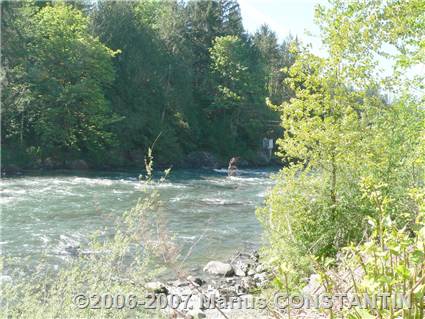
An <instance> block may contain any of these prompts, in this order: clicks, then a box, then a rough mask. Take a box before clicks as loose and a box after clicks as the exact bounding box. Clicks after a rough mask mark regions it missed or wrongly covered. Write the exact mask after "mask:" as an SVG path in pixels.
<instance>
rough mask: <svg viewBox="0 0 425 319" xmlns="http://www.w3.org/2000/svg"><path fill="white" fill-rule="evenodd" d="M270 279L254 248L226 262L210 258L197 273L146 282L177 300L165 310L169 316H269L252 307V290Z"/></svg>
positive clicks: (263, 285)
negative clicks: (165, 280)
mask: <svg viewBox="0 0 425 319" xmlns="http://www.w3.org/2000/svg"><path fill="white" fill-rule="evenodd" d="M271 278H272V275H271V272H270V270H269V269H267V268H266V267H265V265H264V264H262V263H261V262H260V260H259V255H258V253H257V252H256V251H254V252H250V253H237V254H235V255H234V256H233V257H232V258H231V259H230V260H228V261H226V262H222V261H215V260H214V261H210V262H208V263H207V264H206V265H205V267H204V268H203V273H202V275H199V276H194V275H189V276H187V277H185V278H177V279H175V280H171V281H167V282H160V281H154V282H149V283H147V284H146V289H147V290H149V291H151V292H154V293H158V294H166V295H167V296H169V297H171V299H173V300H174V301H176V302H175V304H174V305H173V306H170V305H168V307H167V308H166V309H165V310H164V311H165V313H166V315H167V316H169V317H171V318H187V319H188V318H269V317H268V316H267V315H266V313H265V310H264V309H263V310H261V309H258V307H256V306H255V295H254V293H255V291H256V290H258V289H259V288H263V287H265V286H266V285H268V283H269V282H270V280H271ZM263 311H264V312H263Z"/></svg>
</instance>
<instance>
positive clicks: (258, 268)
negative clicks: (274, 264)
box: [255, 264, 266, 272]
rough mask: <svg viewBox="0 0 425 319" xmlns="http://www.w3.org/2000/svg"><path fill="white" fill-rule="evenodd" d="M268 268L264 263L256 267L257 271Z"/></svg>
mask: <svg viewBox="0 0 425 319" xmlns="http://www.w3.org/2000/svg"><path fill="white" fill-rule="evenodd" d="M265 270H266V267H264V265H262V264H259V265H258V266H257V267H256V268H255V271H256V272H263V271H265Z"/></svg>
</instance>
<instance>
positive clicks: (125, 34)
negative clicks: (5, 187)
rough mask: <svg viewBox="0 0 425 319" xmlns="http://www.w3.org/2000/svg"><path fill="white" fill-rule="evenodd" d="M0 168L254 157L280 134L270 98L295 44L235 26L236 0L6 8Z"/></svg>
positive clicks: (281, 90)
mask: <svg viewBox="0 0 425 319" xmlns="http://www.w3.org/2000/svg"><path fill="white" fill-rule="evenodd" d="M2 39H3V41H2V43H3V45H2V52H3V54H2V69H3V71H2V119H1V121H2V122H1V123H2V137H3V138H2V150H3V163H4V164H5V165H8V164H14V165H18V166H19V167H23V168H39V167H46V168H64V167H68V168H69V165H70V163H71V162H72V161H73V160H81V159H82V160H84V161H86V162H87V163H88V164H89V166H91V167H93V168H101V167H102V168H110V167H126V166H135V167H140V165H142V166H143V159H144V156H145V155H146V150H147V149H148V147H150V146H152V145H153V144H155V153H156V160H157V164H162V165H170V164H176V165H177V166H179V165H180V166H182V165H183V166H184V159H185V156H187V155H188V154H189V153H190V152H193V151H207V152H211V153H213V154H214V155H215V156H217V157H218V158H219V159H222V160H224V161H228V159H229V158H230V157H232V156H241V157H242V158H244V159H245V160H247V161H249V162H250V163H251V164H254V165H255V164H261V158H259V156H258V151H259V150H261V140H262V139H263V138H264V137H269V138H277V137H278V136H279V134H280V133H281V129H280V127H279V114H278V113H276V112H274V111H273V110H272V109H271V108H270V107H268V106H267V104H266V98H267V97H268V98H269V99H270V100H271V101H272V102H274V103H277V104H280V103H281V102H282V101H284V100H287V99H288V98H289V96H290V95H291V90H290V89H289V88H288V87H287V86H285V85H282V83H283V82H282V81H283V79H284V75H283V74H282V73H281V72H280V70H281V69H282V68H285V67H289V66H290V65H291V64H292V63H293V61H294V58H295V54H296V50H292V51H291V50H290V47H291V45H296V44H297V40H296V39H294V38H291V37H289V38H288V39H286V40H285V41H283V43H278V40H277V37H276V34H275V33H274V32H273V31H272V30H271V29H270V28H269V27H268V26H267V25H264V26H262V27H261V28H260V29H259V30H258V31H257V32H255V33H254V34H249V33H247V32H246V31H245V30H244V28H243V25H242V18H241V13H240V8H239V5H238V3H237V1H235V0H220V1H210V0H207V1H135V2H130V1H129V2H125V1H101V2H92V1H76V2H72V1H71V2H68V1H67V2H62V3H61V2H60V1H59V2H54V3H53V2H51V1H19V2H14V1H10V2H7V1H6V2H3V3H2Z"/></svg>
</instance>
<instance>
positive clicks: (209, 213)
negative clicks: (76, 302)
mask: <svg viewBox="0 0 425 319" xmlns="http://www.w3.org/2000/svg"><path fill="white" fill-rule="evenodd" d="M275 171H276V170H273V169H247V170H241V171H240V175H239V176H236V177H228V176H227V172H226V170H220V169H218V170H176V171H173V172H172V173H171V174H170V176H169V178H168V179H167V181H166V182H164V183H162V184H160V185H159V186H158V188H159V191H160V194H161V198H162V200H163V203H164V204H163V208H162V212H161V213H162V214H163V216H162V218H164V220H166V221H167V224H168V229H169V232H171V235H172V236H173V237H174V238H175V240H176V242H177V243H179V244H180V245H181V246H182V249H183V252H184V251H185V250H186V251H187V250H188V249H189V248H190V247H191V246H192V245H193V243H194V242H195V241H198V239H199V236H201V235H203V237H202V239H201V240H199V242H197V244H196V245H195V246H194V248H193V250H192V253H191V255H190V257H189V258H188V259H187V260H186V266H187V267H188V268H190V267H195V266H202V265H203V264H205V263H206V262H208V261H209V260H211V259H218V260H225V259H227V258H228V257H229V256H230V255H232V254H233V253H234V252H235V251H237V250H247V249H252V248H256V247H258V246H259V244H260V242H261V226H260V224H259V222H258V221H257V219H256V216H255V208H256V207H257V206H259V205H261V204H262V202H263V200H264V196H265V194H266V192H267V190H268V189H269V188H270V187H271V186H272V185H273V181H272V180H271V179H270V178H269V177H270V175H271V174H272V173H273V172H275ZM138 175H139V174H138V172H136V171H125V172H98V171H96V172H93V171H90V172H85V173H79V174H76V173H75V172H56V173H51V172H50V173H48V174H45V175H41V174H40V173H37V174H31V173H29V174H28V173H27V174H25V175H23V176H17V177H8V178H3V179H2V181H1V184H2V186H1V206H2V215H1V241H0V244H1V249H2V255H3V256H12V257H30V258H35V259H36V258H37V257H39V256H41V255H46V254H47V255H48V256H50V259H49V261H50V262H51V263H60V261H61V260H63V259H64V258H65V257H66V256H67V250H66V248H67V247H70V246H73V247H75V246H78V245H84V243H85V242H86V241H87V239H88V238H89V236H90V235H91V234H92V233H93V232H94V231H96V230H100V229H103V228H104V227H113V223H114V221H116V218H117V216H118V215H119V214H122V213H123V212H124V211H125V210H127V209H129V208H130V207H132V206H133V205H134V204H135V203H136V201H137V200H138V198H140V197H141V196H142V192H141V190H140V189H141V187H142V185H141V182H140V181H139V180H138Z"/></svg>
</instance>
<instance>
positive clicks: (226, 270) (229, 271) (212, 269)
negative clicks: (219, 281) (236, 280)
mask: <svg viewBox="0 0 425 319" xmlns="http://www.w3.org/2000/svg"><path fill="white" fill-rule="evenodd" d="M204 271H205V272H207V273H209V274H212V275H219V276H224V277H230V276H233V274H234V270H233V267H232V265H231V264H227V263H222V262H221V261H210V262H209V263H208V264H207V265H206V266H205V267H204Z"/></svg>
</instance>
